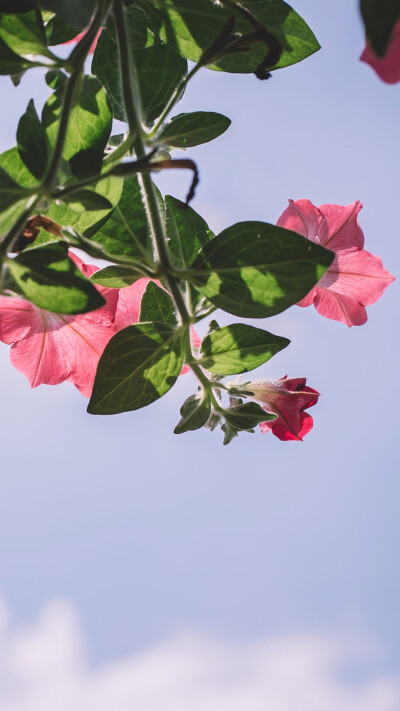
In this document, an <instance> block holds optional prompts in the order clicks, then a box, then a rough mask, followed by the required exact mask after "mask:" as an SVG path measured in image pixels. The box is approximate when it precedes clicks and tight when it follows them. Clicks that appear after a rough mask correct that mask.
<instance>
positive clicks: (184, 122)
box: [157, 111, 231, 148]
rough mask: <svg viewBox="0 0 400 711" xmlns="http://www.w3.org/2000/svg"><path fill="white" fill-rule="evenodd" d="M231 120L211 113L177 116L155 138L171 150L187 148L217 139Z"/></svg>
mask: <svg viewBox="0 0 400 711" xmlns="http://www.w3.org/2000/svg"><path fill="white" fill-rule="evenodd" d="M230 124H231V120H230V119H228V118H227V117H226V116H223V115H222V114H217V113H214V112H212V111H195V112H194V113H192V114H179V115H178V116H174V118H172V119H171V121H170V122H169V123H168V124H167V125H166V126H164V128H163V129H162V131H161V133H160V134H159V135H158V136H157V142H158V143H166V144H167V145H169V146H171V147H172V148H189V147H191V146H198V145H199V144H200V143H208V141H213V140H214V138H218V136H220V135H221V134H222V133H224V132H225V131H226V130H227V129H228V128H229V126H230Z"/></svg>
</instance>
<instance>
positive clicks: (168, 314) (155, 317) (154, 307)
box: [139, 281, 178, 326]
mask: <svg viewBox="0 0 400 711" xmlns="http://www.w3.org/2000/svg"><path fill="white" fill-rule="evenodd" d="M139 321H158V322H159V323H166V324H169V325H170V326H176V325H177V323H178V320H177V318H176V313H175V307H174V302H173V301H172V299H171V297H170V295H169V294H168V293H167V292H166V291H165V289H161V287H160V286H157V284H155V283H154V282H153V281H150V282H149V283H148V285H147V287H146V291H145V292H144V294H143V296H142V301H141V305H140V317H139Z"/></svg>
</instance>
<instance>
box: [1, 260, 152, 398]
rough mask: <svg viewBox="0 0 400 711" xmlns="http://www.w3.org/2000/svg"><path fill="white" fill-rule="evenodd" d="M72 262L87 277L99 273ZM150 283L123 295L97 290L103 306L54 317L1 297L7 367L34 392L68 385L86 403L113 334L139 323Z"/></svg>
mask: <svg viewBox="0 0 400 711" xmlns="http://www.w3.org/2000/svg"><path fill="white" fill-rule="evenodd" d="M70 257H71V258H72V259H73V261H74V262H75V264H76V265H77V266H78V267H79V268H80V270H81V271H82V273H83V274H84V275H85V276H87V277H89V276H90V275H91V274H93V272H95V271H96V270H97V267H95V266H94V265H87V264H84V263H83V262H82V260H81V259H79V257H77V256H76V255H75V254H71V253H70ZM148 281H149V280H148V279H139V280H138V281H136V282H135V283H134V284H132V285H131V286H127V287H125V288H124V289H108V288H105V287H96V288H97V289H98V290H99V292H100V293H101V294H102V296H103V297H104V298H105V300H106V303H105V304H104V306H102V307H101V308H100V309H97V310H96V311H90V312H89V313H85V314H78V315H71V314H56V313H53V312H51V311H46V310H45V309H41V308H39V307H38V306H35V305H34V304H31V303H30V301H27V300H26V299H24V298H23V297H20V296H0V340H1V341H3V343H8V344H11V353H10V356H11V362H12V364H13V365H14V367H15V368H17V370H19V371H20V372H21V373H23V374H24V375H26V377H27V378H28V380H29V382H30V384H31V386H32V387H33V388H35V387H37V386H38V385H41V384H42V383H45V384H48V385H57V384H58V383H62V382H64V381H66V380H67V381H69V382H71V383H73V384H74V385H75V387H77V388H78V390H79V391H80V392H81V393H82V394H83V395H85V396H86V397H90V395H91V392H92V388H93V382H94V378H95V375H96V369H97V364H98V362H99V358H100V356H101V355H102V353H103V350H104V348H105V346H106V345H107V343H108V341H109V340H110V339H111V338H112V336H114V334H115V333H117V331H119V330H120V329H121V328H125V326H128V325H131V324H133V323H136V322H137V321H138V320H139V312H140V302H141V298H142V296H143V293H144V291H145V289H146V286H147V284H148Z"/></svg>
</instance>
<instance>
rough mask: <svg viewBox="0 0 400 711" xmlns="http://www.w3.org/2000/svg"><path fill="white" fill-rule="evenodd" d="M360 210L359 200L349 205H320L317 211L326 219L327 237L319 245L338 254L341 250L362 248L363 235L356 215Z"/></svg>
mask: <svg viewBox="0 0 400 711" xmlns="http://www.w3.org/2000/svg"><path fill="white" fill-rule="evenodd" d="M361 208H362V204H361V202H360V201H359V200H357V201H356V202H353V203H351V204H350V205H320V207H319V209H320V210H321V213H322V214H323V216H324V217H325V219H326V223H327V225H328V235H327V237H325V236H324V239H323V241H322V240H321V244H323V246H324V247H327V249H332V250H333V251H334V252H338V251H339V250H341V249H354V248H356V247H359V248H362V247H363V246H364V234H363V231H362V229H361V227H360V225H359V224H358V213H359V212H360V210H361Z"/></svg>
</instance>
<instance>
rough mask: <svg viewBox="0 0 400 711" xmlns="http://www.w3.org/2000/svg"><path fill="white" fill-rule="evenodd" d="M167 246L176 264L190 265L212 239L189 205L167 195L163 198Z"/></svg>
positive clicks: (208, 230)
mask: <svg viewBox="0 0 400 711" xmlns="http://www.w3.org/2000/svg"><path fill="white" fill-rule="evenodd" d="M165 207H166V219H167V232H168V237H169V246H170V249H171V252H172V253H173V255H174V256H175V258H176V260H177V262H178V264H180V265H182V266H188V265H190V264H191V263H192V262H193V260H194V258H195V256H196V254H197V252H198V251H199V249H201V247H202V246H203V245H205V244H207V242H209V241H210V240H211V239H212V238H213V237H214V235H213V233H212V232H211V230H210V229H209V227H208V225H207V223H206V221H205V220H203V218H202V217H201V216H200V215H199V214H198V213H197V212H196V211H195V210H193V209H192V208H191V207H189V205H186V203H184V202H181V200H178V199H177V198H174V197H172V196H171V195H167V196H166V198H165Z"/></svg>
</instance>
